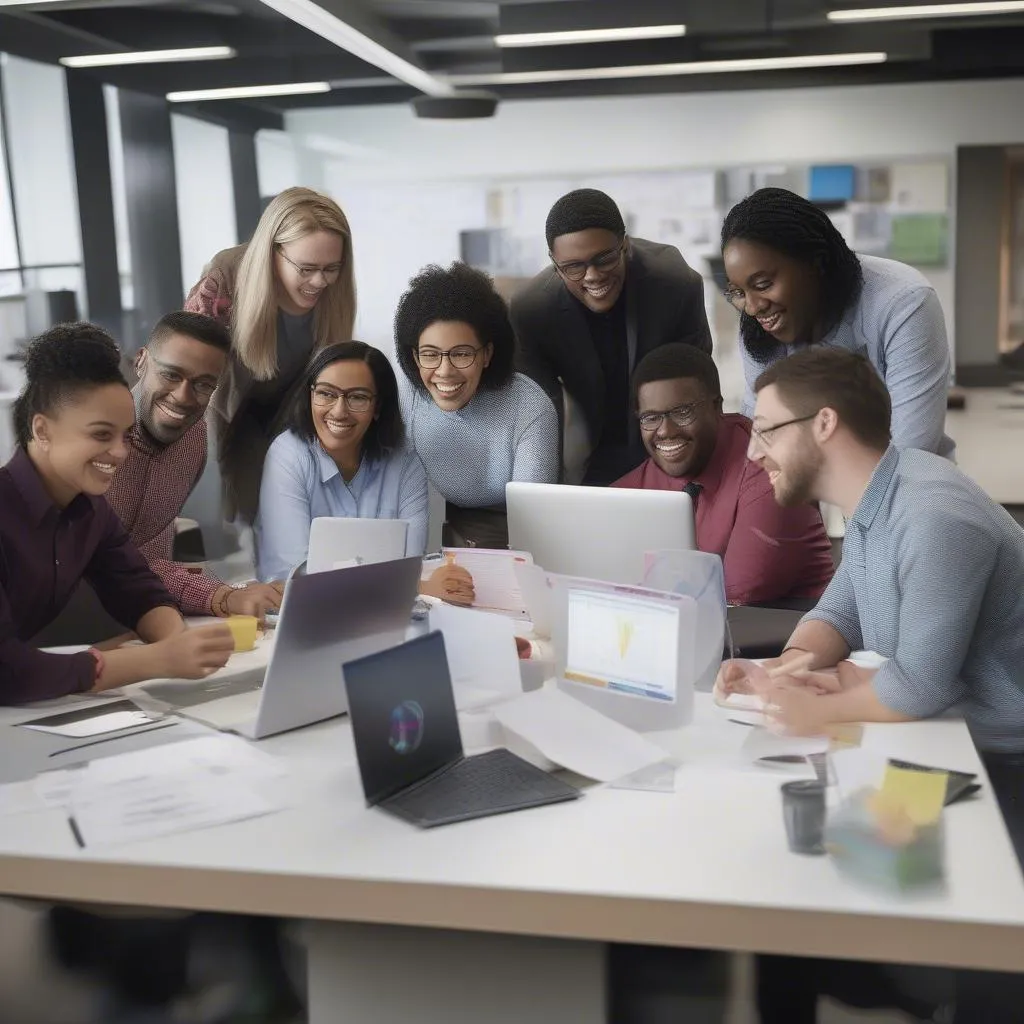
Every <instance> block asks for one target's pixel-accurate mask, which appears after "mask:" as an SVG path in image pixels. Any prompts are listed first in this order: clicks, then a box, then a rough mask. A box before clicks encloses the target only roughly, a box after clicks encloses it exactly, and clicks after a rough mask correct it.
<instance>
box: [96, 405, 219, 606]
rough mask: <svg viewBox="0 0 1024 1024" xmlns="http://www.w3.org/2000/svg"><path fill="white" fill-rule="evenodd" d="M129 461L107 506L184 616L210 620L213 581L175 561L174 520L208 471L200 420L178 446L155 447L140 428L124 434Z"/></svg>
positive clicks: (215, 584)
mask: <svg viewBox="0 0 1024 1024" xmlns="http://www.w3.org/2000/svg"><path fill="white" fill-rule="evenodd" d="M127 440H128V457H127V458H126V459H125V461H124V462H123V463H122V464H121V465H120V466H118V468H117V472H116V473H115V474H114V481H113V483H112V484H111V485H110V490H109V491H107V501H108V502H109V503H110V507H111V508H112V509H113V510H114V511H115V512H116V513H117V514H118V517H119V518H120V520H121V522H122V523H124V528H125V529H126V530H127V531H128V535H129V536H130V537H131V540H132V543H133V544H134V545H135V546H136V547H137V548H138V549H139V550H140V551H141V552H142V554H143V555H144V556H145V558H146V561H147V562H149V567H150V568H151V569H152V570H153V572H155V573H156V574H157V576H159V577H160V579H161V580H162V581H163V583H164V586H165V587H167V589H168V590H169V591H170V593H171V597H173V598H174V600H175V601H176V602H177V605H178V607H179V608H180V609H181V610H182V612H183V613H184V614H185V615H209V614H210V611H211V599H212V598H213V595H214V592H215V591H216V590H217V589H218V588H219V587H222V586H223V583H222V582H221V581H220V580H219V579H217V577H216V576H211V575H210V574H209V573H206V572H202V571H200V570H198V567H194V566H188V565H185V564H184V563H182V562H174V561H172V560H171V556H172V555H173V553H174V520H175V519H176V518H177V517H178V516H179V515H180V514H181V508H182V506H183V505H184V504H185V501H186V500H187V499H188V496H189V495H190V494H191V493H192V489H193V488H194V487H195V485H196V484H197V483H198V482H199V478H200V477H201V476H202V475H203V470H204V468H205V467H206V423H205V422H204V421H203V420H199V422H198V423H195V424H194V425H193V426H192V427H190V428H189V429H188V430H187V431H186V432H185V433H184V434H183V435H182V436H181V437H180V438H179V439H178V440H177V441H175V442H174V443H173V444H169V445H166V446H164V445H158V444H156V443H155V442H154V441H153V440H152V439H151V438H150V437H149V435H148V434H146V432H145V431H144V430H143V429H142V427H141V426H139V424H138V423H136V424H135V426H133V427H132V429H131V430H130V431H129V432H128V438H127Z"/></svg>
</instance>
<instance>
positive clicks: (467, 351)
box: [414, 345, 483, 370]
mask: <svg viewBox="0 0 1024 1024" xmlns="http://www.w3.org/2000/svg"><path fill="white" fill-rule="evenodd" d="M482 351H483V348H480V347H478V348H474V347H473V346H472V345H459V346H458V347H456V348H450V349H448V351H447V352H442V351H441V350H440V349H439V348H420V349H416V351H415V353H414V355H415V356H416V364H417V365H418V366H422V367H423V369H424V370H436V369H437V368H438V367H439V366H440V365H441V363H442V362H444V360H445V359H447V360H448V362H449V363H451V364H452V366H454V367H455V369H456V370H468V369H469V368H470V367H471V366H472V365H473V364H474V363H475V362H476V357H477V356H478V355H479V354H480V353H481V352H482Z"/></svg>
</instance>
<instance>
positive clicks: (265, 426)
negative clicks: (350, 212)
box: [185, 188, 356, 523]
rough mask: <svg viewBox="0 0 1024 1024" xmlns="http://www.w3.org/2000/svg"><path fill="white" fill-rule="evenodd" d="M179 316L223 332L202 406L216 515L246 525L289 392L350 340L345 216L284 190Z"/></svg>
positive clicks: (215, 263) (218, 260)
mask: <svg viewBox="0 0 1024 1024" xmlns="http://www.w3.org/2000/svg"><path fill="white" fill-rule="evenodd" d="M185 309H187V310H190V311H192V312H195V313H205V314H206V315H207V316H212V317H214V318H215V319H217V320H219V321H220V322H221V323H223V324H224V325H225V326H227V327H229V328H230V330H231V342H232V347H231V360H230V363H229V367H228V372H227V374H226V376H225V379H224V381H223V383H222V384H221V385H220V386H219V387H218V388H217V391H216V392H215V393H214V396H213V399H212V401H211V403H210V408H211V409H212V410H213V414H214V416H213V419H214V427H215V433H216V437H217V452H218V459H219V462H220V471H221V479H222V481H223V484H224V497H225V515H226V517H227V518H229V519H232V518H234V517H235V516H241V518H242V519H244V520H245V521H246V522H250V523H251V522H252V520H253V519H254V517H255V515H256V510H257V508H258V506H259V489H260V478H261V476H262V472H263V460H264V458H265V456H266V453H267V448H268V446H269V445H270V442H271V440H272V439H273V437H274V436H275V434H277V433H278V432H279V431H280V429H281V428H282V427H283V417H284V410H285V407H286V401H285V400H286V398H287V396H288V394H289V392H290V390H291V389H292V387H293V385H294V384H295V383H296V382H297V381H298V380H299V378H300V377H301V376H302V372H303V370H304V369H305V367H306V364H307V363H308V362H309V359H310V357H311V356H312V354H313V353H314V352H316V351H319V350H320V349H322V348H324V347H325V346H327V345H330V344H333V343H335V342H339V341H350V340H351V339H352V324H353V322H354V320H355V313H356V289H355V280H354V276H353V269H352V234H351V231H350V229H349V225H348V220H347V218H346V217H345V214H344V213H343V212H342V211H341V208H340V207H339V206H338V204H337V203H335V202H334V201H333V200H332V199H329V198H328V197H327V196H324V195H321V194H320V193H319V192H314V191H313V190H312V189H308V188H289V189H286V190H285V191H284V192H282V193H280V195H278V196H276V197H275V198H274V199H273V200H272V201H271V203H270V204H269V206H267V208H266V210H265V211H264V212H263V216H262V217H260V222H259V224H258V225H257V226H256V230H255V232H253V236H252V238H251V239H250V240H249V242H248V243H246V244H245V245H239V246H236V247H235V248H233V249H225V250H224V251H223V252H219V253H217V255H216V256H214V258H213V259H212V260H211V261H210V263H209V265H208V266H207V267H206V268H205V270H204V271H203V276H202V278H201V280H200V281H199V282H198V283H197V284H196V285H195V286H194V287H193V288H192V290H191V291H190V292H189V294H188V298H187V299H186V300H185Z"/></svg>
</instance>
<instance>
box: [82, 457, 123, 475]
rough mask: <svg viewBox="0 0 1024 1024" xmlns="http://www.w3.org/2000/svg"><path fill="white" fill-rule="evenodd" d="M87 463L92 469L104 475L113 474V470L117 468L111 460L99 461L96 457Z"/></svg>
mask: <svg viewBox="0 0 1024 1024" xmlns="http://www.w3.org/2000/svg"><path fill="white" fill-rule="evenodd" d="M89 465H90V466H92V468H93V469H96V470H98V471H99V472H100V473H103V474H104V475H105V476H113V475H114V470H115V469H117V466H116V465H115V464H114V463H113V462H99V461H98V460H96V459H93V461H92V462H90V463H89Z"/></svg>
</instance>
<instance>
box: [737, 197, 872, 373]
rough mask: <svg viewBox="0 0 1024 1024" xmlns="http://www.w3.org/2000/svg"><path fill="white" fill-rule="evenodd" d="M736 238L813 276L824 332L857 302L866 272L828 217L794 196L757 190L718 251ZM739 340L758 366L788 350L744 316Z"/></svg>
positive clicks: (742, 203)
mask: <svg viewBox="0 0 1024 1024" xmlns="http://www.w3.org/2000/svg"><path fill="white" fill-rule="evenodd" d="M735 239H741V240H742V241H745V242H756V243H757V244H758V245H763V246H764V247H765V248H767V249H774V250H775V251H776V252H780V253H782V254H783V255H784V256H788V257H789V258H790V259H794V260H797V261H799V262H800V263H804V264H807V265H808V266H810V267H813V268H814V270H815V271H817V274H818V279H819V281H820V287H821V310H822V316H823V321H824V327H825V330H826V331H829V330H831V329H832V328H833V327H834V326H835V325H836V324H837V323H838V322H839V320H840V318H841V317H842V315H843V313H844V312H845V310H847V309H848V308H849V307H850V306H851V305H852V304H853V303H854V302H856V301H857V299H858V298H859V297H860V293H861V289H862V288H863V287H864V271H863V270H862V269H861V265H860V260H859V259H858V258H857V254H856V253H855V252H854V251H853V250H852V249H851V248H850V247H849V246H848V245H847V244H846V239H845V238H843V236H842V235H841V234H840V233H839V230H838V228H836V226H835V224H833V223H832V221H831V220H830V218H829V216H828V214H827V213H825V211H824V210H822V209H821V208H820V207H818V206H815V205H814V203H812V202H810V201H809V200H807V199H804V198H803V197H802V196H798V195H797V194H796V193H795V192H790V191H788V190H787V189H784V188H759V189H758V190H757V191H756V192H754V193H752V194H751V195H749V196H747V198H746V199H742V200H740V202H738V203H737V204H736V205H735V206H734V207H733V208H732V209H731V210H730V211H729V213H728V215H727V216H726V218H725V222H724V223H723V224H722V251H723V252H724V251H725V247H726V246H727V245H728V244H729V243H730V242H732V241H734V240H735ZM740 337H741V338H742V339H743V347H744V348H745V349H746V350H747V352H748V353H749V354H750V355H751V356H752V357H753V358H754V359H756V360H757V361H758V362H760V363H770V362H772V361H773V360H774V359H776V358H777V357H778V356H780V355H784V354H785V353H786V351H787V349H786V348H785V346H784V345H782V344H781V343H780V342H778V341H776V340H775V339H774V338H773V337H772V336H771V335H770V334H768V332H767V331H765V330H764V328H763V327H761V325H760V324H759V323H758V322H757V320H756V319H755V318H754V317H752V316H749V315H748V314H746V313H742V314H741V315H740Z"/></svg>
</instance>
